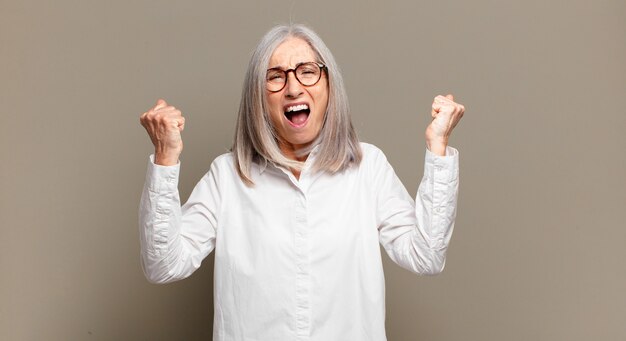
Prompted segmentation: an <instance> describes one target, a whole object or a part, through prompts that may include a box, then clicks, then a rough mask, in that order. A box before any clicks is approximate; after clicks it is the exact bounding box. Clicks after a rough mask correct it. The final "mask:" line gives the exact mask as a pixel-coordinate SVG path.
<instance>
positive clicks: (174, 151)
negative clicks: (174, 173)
mask: <svg viewBox="0 0 626 341" xmlns="http://www.w3.org/2000/svg"><path fill="white" fill-rule="evenodd" d="M139 121H140V122H141V125H142V126H143V127H144V128H146V131H147V132H148V135H150V139H151V140H152V144H153V145H154V163H156V164H157V165H163V166H172V165H175V164H177V163H178V157H179V156H180V153H181V152H182V151H183V140H182V138H181V135H180V132H181V131H183V129H184V128H185V118H184V117H183V115H182V113H181V112H180V110H178V109H176V108H175V107H173V106H171V105H168V104H167V103H166V102H165V101H164V100H162V99H159V100H158V101H157V103H156V105H155V106H154V108H152V109H150V110H148V111H146V112H145V113H143V114H142V115H141V117H140V118H139Z"/></svg>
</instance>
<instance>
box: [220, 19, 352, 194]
mask: <svg viewBox="0 0 626 341" xmlns="http://www.w3.org/2000/svg"><path fill="white" fill-rule="evenodd" d="M290 37H295V38H300V39H302V40H304V41H306V42H307V43H308V44H309V45H310V46H311V49H312V50H313V51H314V52H315V54H316V56H317V58H318V59H319V62H321V63H323V64H325V65H326V67H327V69H326V70H327V76H328V90H329V91H328V92H329V94H328V107H327V108H326V114H325V116H324V123H323V126H322V129H321V131H320V133H319V135H318V136H317V138H316V140H315V141H313V143H312V144H311V147H310V148H309V149H308V150H306V151H304V154H305V155H306V154H308V153H309V152H310V151H311V149H312V148H313V147H315V146H318V147H319V151H318V153H317V156H316V159H315V162H314V163H313V165H312V170H313V171H327V172H330V173H336V172H339V171H342V170H344V169H346V168H348V167H350V166H351V165H353V164H356V165H358V164H359V163H360V162H361V158H362V153H361V148H360V146H359V139H358V137H357V135H356V132H355V130H354V127H353V126H352V121H351V120H350V108H349V105H348V97H347V94H346V90H345V87H344V85H343V78H342V77H341V73H340V71H339V67H338V66H337V63H336V62H335V58H334V57H333V55H332V53H331V52H330V50H329V49H328V47H326V44H324V42H323V41H322V39H321V38H320V37H319V36H318V35H317V34H316V33H315V32H313V30H311V29H310V28H308V27H306V26H303V25H297V24H292V25H280V26H276V27H274V28H272V29H271V30H269V31H268V32H267V33H266V34H265V36H263V38H262V39H261V41H260V42H259V44H258V45H257V47H256V49H255V50H254V52H253V54H252V57H251V58H250V63H249V64H248V70H247V72H246V75H245V78H244V82H243V90H242V93H241V103H240V105H239V115H238V117H237V126H236V128H235V141H234V143H233V148H232V151H233V154H234V158H235V165H236V167H237V172H238V173H239V176H240V177H241V180H243V181H244V182H245V183H246V184H248V185H253V181H252V175H251V169H252V163H253V162H259V163H260V164H264V165H266V164H267V163H273V164H275V165H279V166H283V167H285V168H288V169H289V168H291V169H296V170H301V169H302V166H303V162H299V161H296V160H291V159H289V158H287V157H285V155H283V153H282V152H281V150H280V147H279V142H278V136H277V134H276V131H275V129H274V127H273V126H272V123H271V119H270V116H269V110H268V107H267V96H266V88H265V86H266V85H265V83H266V73H267V68H268V65H269V60H270V57H271V56H272V53H273V52H274V50H275V49H276V48H277V47H278V46H279V45H280V44H281V43H282V42H284V41H285V40H286V39H287V38H290Z"/></svg>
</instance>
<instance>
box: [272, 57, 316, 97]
mask: <svg viewBox="0 0 626 341" xmlns="http://www.w3.org/2000/svg"><path fill="white" fill-rule="evenodd" d="M307 64H315V65H317V67H319V68H320V76H319V77H318V78H317V80H316V81H315V83H313V84H311V85H304V84H302V81H300V79H299V78H298V74H297V73H296V69H298V68H299V67H300V66H302V65H307ZM270 70H278V71H282V72H283V74H284V75H285V83H283V86H282V87H281V88H280V89H278V90H270V89H268V88H267V87H268V84H267V82H269V80H268V79H266V80H265V82H266V84H265V89H267V91H269V92H279V91H281V90H282V89H284V88H285V86H286V85H287V81H288V78H289V72H293V76H294V77H295V78H296V80H297V81H298V83H300V85H302V86H305V87H310V86H313V85H315V84H317V83H319V81H320V79H322V73H323V72H326V74H327V75H328V67H326V65H324V64H323V63H319V62H305V63H299V64H298V65H296V67H295V68H293V69H287V70H283V69H281V68H277V67H275V68H271V69H267V72H269V71H270ZM266 78H267V77H266Z"/></svg>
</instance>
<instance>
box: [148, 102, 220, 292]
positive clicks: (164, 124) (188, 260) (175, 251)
mask: <svg viewBox="0 0 626 341" xmlns="http://www.w3.org/2000/svg"><path fill="white" fill-rule="evenodd" d="M141 124H142V125H143V126H144V127H145V128H146V131H147V132H148V135H150V138H151V140H152V142H153V144H154V146H155V153H154V154H153V155H150V160H149V162H148V170H147V173H146V180H145V183H144V187H143V192H142V195H141V201H140V205H139V235H140V246H141V265H142V268H143V271H144V274H145V275H146V278H147V279H148V280H149V281H150V282H152V283H168V282H173V281H176V280H179V279H183V278H186V277H188V276H190V275H191V274H192V273H193V272H194V271H195V270H196V269H197V268H198V267H199V266H200V264H201V262H202V260H203V259H204V258H205V257H206V256H207V255H208V254H209V253H210V252H211V251H213V249H214V248H215V237H216V227H217V216H218V211H219V208H220V202H221V200H220V198H221V196H220V192H219V186H218V174H217V173H218V171H217V169H216V168H217V167H216V166H215V165H214V164H213V165H211V169H210V170H209V172H208V173H207V174H206V175H205V176H204V177H203V178H202V179H201V180H200V181H199V182H198V184H197V185H196V187H195V188H194V190H193V191H192V193H191V195H190V196H189V200H188V201H187V202H186V203H185V205H183V206H182V207H181V204H180V197H179V192H178V178H179V171H180V163H179V162H178V157H179V155H180V153H181V151H182V139H181V136H180V132H181V131H182V130H183V127H184V118H183V117H182V114H181V112H180V111H179V110H178V109H176V108H174V107H172V106H169V105H167V103H166V102H165V101H163V100H159V101H158V102H157V105H156V106H155V107H154V108H152V109H150V110H149V111H148V112H146V113H144V114H143V115H142V116H141Z"/></svg>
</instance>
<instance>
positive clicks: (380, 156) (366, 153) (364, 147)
mask: <svg viewBox="0 0 626 341" xmlns="http://www.w3.org/2000/svg"><path fill="white" fill-rule="evenodd" d="M360 145H361V152H362V153H363V163H365V164H366V165H368V164H369V165H371V164H377V163H379V162H381V161H387V157H386V156H385V153H383V151H382V150H381V149H380V148H378V147H376V146H375V145H373V144H371V143H367V142H360Z"/></svg>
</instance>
